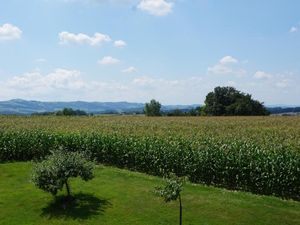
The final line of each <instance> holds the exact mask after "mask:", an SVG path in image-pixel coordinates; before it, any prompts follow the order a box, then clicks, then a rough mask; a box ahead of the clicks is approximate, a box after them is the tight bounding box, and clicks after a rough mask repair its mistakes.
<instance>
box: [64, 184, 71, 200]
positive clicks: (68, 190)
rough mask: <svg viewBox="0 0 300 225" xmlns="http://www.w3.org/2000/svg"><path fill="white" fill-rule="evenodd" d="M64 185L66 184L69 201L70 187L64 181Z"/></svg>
mask: <svg viewBox="0 0 300 225" xmlns="http://www.w3.org/2000/svg"><path fill="white" fill-rule="evenodd" d="M65 184H66V188H67V194H68V198H69V199H70V198H71V191H70V187H69V184H68V181H66V182H65Z"/></svg>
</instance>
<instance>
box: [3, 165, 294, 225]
mask: <svg viewBox="0 0 300 225" xmlns="http://www.w3.org/2000/svg"><path fill="white" fill-rule="evenodd" d="M31 166H32V164H31V163H9V164H0V224H1V225H2V224H7V225H14V224H18V225H21V224H30V225H33V224H46V225H47V224H55V225H56V224H89V225H90V224H99V225H102V224H103V225H104V224H105V225H125V224H127V225H135V224H136V225H138V224H139V225H143V224H144V225H160V224H165V225H171V224H178V204H177V203H170V204H165V203H164V202H163V201H162V200H161V199H160V198H158V197H156V196H155V195H154V193H153V190H154V187H155V186H157V185H159V184H162V180H161V179H160V178H156V177H152V176H148V175H144V174H140V173H134V172H129V171H126V170H120V169H116V168H110V167H97V169H96V177H95V179H93V180H92V181H90V182H87V183H85V182H82V181H80V180H78V179H75V180H72V181H71V185H72V186H71V188H72V192H73V193H74V194H76V196H77V202H76V205H74V206H73V207H66V208H65V209H64V205H63V204H61V203H60V202H59V201H57V202H53V198H52V196H51V195H49V194H48V193H45V192H43V191H41V190H39V189H37V188H35V186H34V185H33V184H32V183H30V181H29V180H30V172H31ZM182 201H183V224H184V225H190V224H193V225H202V224H203V225H205V224H206V225H208V224H220V225H221V224H222V225H224V224H230V225H232V224H233V225H234V224H236V225H242V224H249V225H259V224H261V225H268V224H270V225H276V224H278V225H284V224H291V225H297V224H300V202H294V201H284V200H281V199H278V198H274V197H266V196H257V195H252V194H248V193H243V192H231V191H227V190H223V189H218V188H212V187H205V186H201V185H193V184H187V185H186V186H185V190H184V192H183V197H182Z"/></svg>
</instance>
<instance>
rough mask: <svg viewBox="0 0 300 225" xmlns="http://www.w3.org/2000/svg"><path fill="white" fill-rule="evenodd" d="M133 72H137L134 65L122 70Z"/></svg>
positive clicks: (123, 71)
mask: <svg viewBox="0 0 300 225" xmlns="http://www.w3.org/2000/svg"><path fill="white" fill-rule="evenodd" d="M135 72H137V69H136V68H135V67H134V66H130V67H128V68H126V69H124V70H122V73H135Z"/></svg>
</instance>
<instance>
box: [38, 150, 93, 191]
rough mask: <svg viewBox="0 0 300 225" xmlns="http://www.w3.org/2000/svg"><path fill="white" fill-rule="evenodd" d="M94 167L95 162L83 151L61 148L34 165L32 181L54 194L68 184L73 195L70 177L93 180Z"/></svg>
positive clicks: (68, 188) (68, 189)
mask: <svg viewBox="0 0 300 225" xmlns="http://www.w3.org/2000/svg"><path fill="white" fill-rule="evenodd" d="M93 168H94V163H93V162H91V161H89V160H87V159H86V157H85V156H84V155H83V153H79V152H67V151H65V150H62V149H61V150H59V151H55V152H54V153H53V154H52V155H50V156H48V157H47V158H46V159H45V160H44V161H42V162H39V163H36V164H35V165H34V169H33V175H32V181H33V183H34V184H35V185H36V186H37V187H38V188H40V189H42V190H44V191H47V192H50V193H51V194H52V195H56V194H57V192H58V191H59V190H62V189H63V187H64V186H66V189H67V195H68V197H71V191H70V186H69V182H68V180H69V178H71V177H81V178H82V179H83V180H85V181H88V180H91V179H92V178H93V177H94V174H93Z"/></svg>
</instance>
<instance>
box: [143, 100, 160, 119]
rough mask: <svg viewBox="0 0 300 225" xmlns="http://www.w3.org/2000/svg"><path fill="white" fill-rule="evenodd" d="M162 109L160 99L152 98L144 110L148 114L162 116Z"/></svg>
mask: <svg viewBox="0 0 300 225" xmlns="http://www.w3.org/2000/svg"><path fill="white" fill-rule="evenodd" d="M160 109H161V104H160V103H159V102H158V101H156V100H154V99H152V100H151V101H150V102H149V103H146V104H145V109H144V111H145V114H146V116H160V115H161V112H160Z"/></svg>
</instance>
